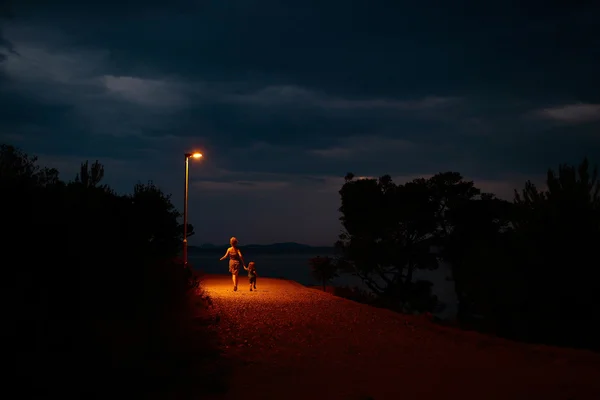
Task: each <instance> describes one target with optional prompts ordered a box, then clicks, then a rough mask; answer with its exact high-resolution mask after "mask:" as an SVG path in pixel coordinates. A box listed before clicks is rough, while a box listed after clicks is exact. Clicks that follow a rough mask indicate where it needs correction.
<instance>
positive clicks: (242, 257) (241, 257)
mask: <svg viewBox="0 0 600 400" xmlns="http://www.w3.org/2000/svg"><path fill="white" fill-rule="evenodd" d="M237 252H238V255H239V256H240V261H241V262H242V265H243V266H244V269H247V268H246V263H245V262H244V256H242V252H241V251H240V249H238V251H237Z"/></svg>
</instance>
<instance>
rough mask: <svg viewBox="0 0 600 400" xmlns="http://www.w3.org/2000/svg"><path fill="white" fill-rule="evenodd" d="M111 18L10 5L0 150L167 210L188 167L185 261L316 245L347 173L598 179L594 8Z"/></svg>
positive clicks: (155, 8)
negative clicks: (147, 189) (556, 174)
mask: <svg viewBox="0 0 600 400" xmlns="http://www.w3.org/2000/svg"><path fill="white" fill-rule="evenodd" d="M5 1H6V0H0V3H4V2H5ZM594 3H595V4H594ZM110 4H111V2H107V1H99V0H88V1H78V0H54V1H52V2H50V1H47V0H46V1H44V0H19V1H15V2H13V7H12V11H13V13H12V14H13V18H12V19H11V20H9V21H3V22H2V25H1V26H2V38H3V39H2V40H1V41H0V43H2V44H3V46H2V48H1V49H0V54H3V55H4V57H3V61H0V142H5V143H11V144H14V145H17V146H19V147H21V148H22V149H24V150H25V151H26V152H28V153H31V154H36V155H38V156H39V158H40V162H41V164H43V165H47V166H51V167H56V168H58V169H59V170H60V171H61V177H62V178H63V179H65V180H70V179H72V178H73V177H74V176H75V173H76V170H77V168H78V165H79V163H80V162H81V161H84V160H90V161H94V160H96V159H98V160H100V161H101V162H102V163H104V165H105V167H106V181H107V183H109V184H110V185H111V186H113V187H114V188H115V189H117V190H118V191H120V192H123V193H125V192H128V191H131V188H132V187H133V184H134V183H135V182H137V181H143V182H145V181H147V180H153V181H154V182H155V183H156V184H158V185H159V186H161V187H162V188H163V189H164V190H165V191H167V192H169V193H172V194H173V200H174V202H175V204H177V205H180V204H182V199H183V183H184V182H183V180H184V163H183V154H184V152H186V151H189V150H196V149H198V150H200V151H202V152H203V153H204V154H205V158H204V159H203V160H201V161H199V162H196V161H194V162H192V163H191V165H190V221H191V222H192V223H193V224H194V225H195V228H196V231H197V234H196V236H194V237H193V238H192V240H191V243H192V244H200V243H205V242H212V243H223V242H226V241H227V240H228V238H229V237H230V236H231V235H236V236H238V237H239V239H240V242H241V243H242V244H244V243H245V244H248V243H250V242H252V243H272V242H281V241H297V242H301V243H307V244H315V245H323V244H326V245H328V244H331V243H333V242H334V241H335V240H336V237H337V235H338V233H339V231H340V229H341V228H340V224H339V221H338V218H339V213H338V211H337V209H338V207H339V194H338V190H339V189H340V187H341V185H342V182H343V176H344V175H345V174H346V173H347V172H350V171H351V172H353V173H355V174H356V175H357V176H380V175H383V174H390V175H392V176H393V177H394V179H395V180H396V181H398V182H402V181H405V180H407V179H412V178H414V177H420V176H429V175H432V174H435V173H437V172H441V171H447V170H454V171H458V172H461V173H462V174H463V175H464V176H465V177H467V178H469V179H473V180H474V181H475V182H476V184H478V185H479V186H480V187H482V188H483V189H485V190H489V191H493V192H495V193H497V194H498V195H499V196H501V197H505V198H510V197H511V193H512V189H513V188H515V187H522V186H523V184H524V182H525V181H526V180H527V179H531V180H532V181H534V182H541V181H543V176H544V174H545V171H546V169H547V168H548V167H550V166H556V165H558V164H559V163H563V162H567V163H576V162H578V161H579V160H581V158H582V157H583V156H585V155H588V156H589V157H590V158H591V159H592V160H593V161H594V162H600V129H599V128H600V91H599V90H598V88H600V72H599V71H600V63H599V60H600V24H598V23H597V21H598V20H600V2H593V1H589V2H587V1H543V2H542V1H519V2H517V1H514V2H513V1H496V2H485V1H480V0H479V1H460V0H459V1H447V0H438V1H433V0H420V1H418V2H412V1H411V2H409V1H400V0H393V1H392V0H389V1H388V0H370V1H366V0H365V1H362V0H357V1H351V2H350V1H340V0H319V1H313V0H218V1H217V0H214V1H208V0H170V1H155V0H145V1H142V0H129V1H127V0H124V1H123V2H121V4H120V5H118V6H117V5H115V6H112V5H110ZM115 4H116V3H115ZM407 4H410V5H407Z"/></svg>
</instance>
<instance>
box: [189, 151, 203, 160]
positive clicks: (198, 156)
mask: <svg viewBox="0 0 600 400" xmlns="http://www.w3.org/2000/svg"><path fill="white" fill-rule="evenodd" d="M185 158H196V159H198V158H202V153H200V152H198V151H196V152H194V153H185Z"/></svg>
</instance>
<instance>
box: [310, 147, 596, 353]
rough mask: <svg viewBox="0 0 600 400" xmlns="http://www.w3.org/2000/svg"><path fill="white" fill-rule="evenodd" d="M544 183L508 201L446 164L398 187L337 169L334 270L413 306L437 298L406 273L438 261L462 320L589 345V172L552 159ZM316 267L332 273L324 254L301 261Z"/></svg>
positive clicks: (390, 302)
mask: <svg viewBox="0 0 600 400" xmlns="http://www.w3.org/2000/svg"><path fill="white" fill-rule="evenodd" d="M547 187H548V189H547V190H539V189H538V188H536V187H535V186H534V185H533V184H532V183H531V182H527V183H526V184H525V188H524V189H522V190H520V191H517V190H515V197H514V201H512V202H509V201H504V200H501V199H498V198H496V197H495V196H494V195H493V194H490V193H483V192H482V191H481V190H479V189H478V188H477V187H476V186H475V185H474V183H473V182H469V181H465V180H464V179H463V177H462V176H461V175H460V174H459V173H454V172H447V173H440V174H437V175H435V176H433V177H432V178H429V179H415V180H413V181H411V182H408V183H405V184H402V185H399V184H395V183H393V182H392V179H391V178H390V177H389V176H382V177H381V178H379V179H354V177H353V175H352V174H348V175H347V176H346V182H345V184H344V185H343V187H342V189H341V190H340V194H341V202H342V204H341V208H340V211H341V213H342V217H341V221H342V224H343V226H344V228H345V232H344V233H343V234H342V235H341V237H340V240H339V242H338V243H337V249H338V251H339V259H338V262H337V264H336V269H337V270H341V271H343V272H351V273H353V274H355V275H357V276H358V277H360V278H361V279H362V280H363V282H364V283H365V284H366V285H368V287H369V288H370V289H371V290H372V292H373V293H374V295H375V297H374V300H373V301H374V302H375V303H378V304H380V305H383V306H385V307H389V308H393V309H396V310H398V311H404V312H415V311H418V312H423V311H431V310H433V309H435V307H436V306H437V304H436V303H437V299H436V298H435V297H434V296H432V294H431V283H430V282H427V281H418V280H415V279H414V277H413V274H414V272H415V271H416V270H418V269H429V270H434V269H436V268H438V265H439V262H440V261H442V260H443V261H446V262H448V263H449V264H450V265H451V266H452V275H453V280H454V283H455V288H456V293H457V296H458V300H459V310H458V316H457V317H458V318H457V319H458V321H459V323H460V324H461V325H462V326H463V327H469V328H476V329H480V330H484V331H487V332H490V333H494V334H497V335H501V336H504V337H508V338H512V339H518V340H524V341H533V342H541V343H549V344H557V345H564V346H572V347H587V348H593V349H599V348H600V341H599V340H598V337H599V336H598V335H599V334H600V310H599V307H598V306H599V301H598V298H599V297H598V293H600V290H599V289H600V279H599V278H600V274H599V270H600V268H599V267H600V263H599V261H598V248H597V246H598V244H599V243H600V193H599V190H600V184H599V182H598V180H597V169H593V171H592V169H591V168H590V166H589V163H588V161H587V159H586V160H584V161H583V162H582V163H581V165H579V166H578V167H572V166H568V165H561V166H559V169H558V171H557V172H555V171H552V170H549V171H548V175H547ZM313 264H314V263H313ZM319 265H324V266H325V267H323V268H324V269H325V271H324V274H323V273H321V274H320V275H319V276H321V277H325V278H326V279H330V278H331V277H332V276H334V275H332V271H331V267H330V266H329V264H328V263H322V262H321V263H320V264H318V265H313V269H315V268H316V267H319ZM323 268H322V269H323ZM317 269H318V268H317Z"/></svg>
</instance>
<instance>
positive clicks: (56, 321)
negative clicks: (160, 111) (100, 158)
mask: <svg viewBox="0 0 600 400" xmlns="http://www.w3.org/2000/svg"><path fill="white" fill-rule="evenodd" d="M103 175H104V169H103V167H102V165H101V164H99V163H98V162H96V163H94V164H92V165H91V166H90V165H89V164H88V163H87V162H85V163H83V164H82V165H81V172H80V173H79V174H77V176H76V177H73V178H74V179H73V180H71V181H70V182H65V181H62V180H60V179H59V173H58V171H57V170H55V169H48V168H42V167H40V166H38V165H37V159H36V158H35V157H30V156H28V155H27V154H25V153H23V152H22V151H21V150H19V149H16V148H14V147H12V146H8V145H2V146H1V147H0V196H1V198H2V207H1V209H0V212H1V213H2V219H1V221H2V224H1V226H2V267H3V271H4V272H5V274H7V275H8V279H7V281H8V285H7V290H5V291H3V295H4V301H3V305H4V306H5V307H6V308H7V313H6V315H8V316H9V323H8V324H7V325H8V326H9V327H10V329H11V330H10V332H9V335H10V338H11V342H10V346H11V348H12V349H13V350H15V351H16V354H17V358H16V365H15V368H16V371H17V376H19V377H21V378H27V380H28V381H29V382H30V384H28V385H25V386H22V387H21V388H20V390H21V391H22V394H23V395H24V397H36V396H35V395H34V394H33V393H31V395H30V396H28V395H27V394H28V391H30V390H34V389H35V390H37V391H42V392H44V393H46V394H49V393H58V392H60V394H61V397H70V395H72V396H73V397H76V398H96V397H100V398H106V391H112V390H115V388H118V390H119V391H120V392H123V391H124V390H127V389H128V388H129V389H131V390H134V391H135V392H136V395H135V398H144V391H145V390H147V391H149V392H153V393H154V394H156V393H160V392H161V391H162V390H172V388H173V387H178V388H180V389H181V388H182V387H183V386H184V384H188V383H196V384H201V383H202V382H205V381H206V379H204V380H203V379H201V378H200V377H196V378H194V379H189V378H190V377H189V374H190V373H192V372H191V371H192V370H193V368H192V366H193V364H194V363H196V362H197V361H198V360H200V359H201V358H202V354H204V353H202V352H209V351H210V349H209V348H208V344H207V340H208V338H201V337H198V336H195V337H193V338H192V337H187V336H186V335H190V334H191V333H190V330H189V329H188V328H189V327H186V326H185V324H186V321H188V319H189V318H188V317H190V316H191V313H192V311H193V305H192V304H191V299H192V298H193V294H194V293H196V287H197V279H196V278H195V277H194V276H193V275H192V273H191V272H190V271H189V270H186V269H184V268H183V266H182V264H181V263H180V262H178V261H177V259H176V257H177V255H178V253H179V251H180V243H181V241H182V235H183V229H182V226H181V225H180V224H179V223H178V217H179V212H178V211H177V210H176V209H175V207H174V206H173V204H172V203H171V201H170V199H169V196H168V195H166V194H164V193H163V192H162V191H161V190H160V189H159V188H158V187H156V186H154V185H153V184H152V183H149V184H137V185H135V187H134V188H133V192H132V193H130V194H126V195H120V194H117V193H115V192H114V191H113V190H112V189H111V188H109V187H108V186H106V185H102V183H101V182H102V178H103ZM193 334H194V335H197V334H198V332H197V331H195V332H193ZM186 337H187V338H188V339H189V340H188V339H186ZM205 339H206V340H205ZM203 346H204V347H203ZM201 353H202V354H201ZM205 355H208V353H206V354H205ZM188 367H189V368H188ZM149 377H155V378H156V379H149ZM169 385H173V386H169ZM40 395H42V396H41V397H47V396H44V395H43V393H37V397H40Z"/></svg>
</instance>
